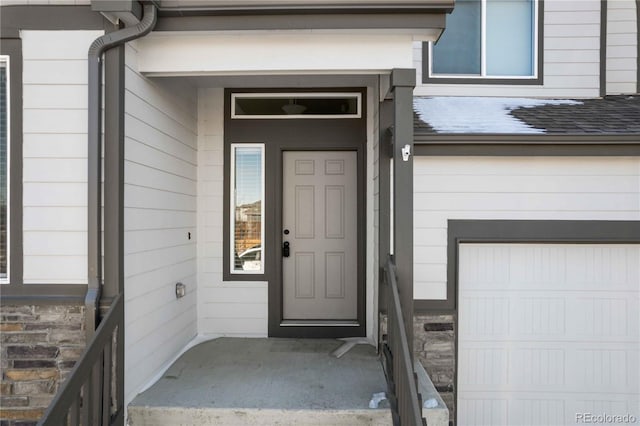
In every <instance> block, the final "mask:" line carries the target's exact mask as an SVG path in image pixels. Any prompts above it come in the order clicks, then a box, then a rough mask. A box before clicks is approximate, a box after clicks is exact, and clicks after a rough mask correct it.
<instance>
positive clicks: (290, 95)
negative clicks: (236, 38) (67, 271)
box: [231, 92, 362, 120]
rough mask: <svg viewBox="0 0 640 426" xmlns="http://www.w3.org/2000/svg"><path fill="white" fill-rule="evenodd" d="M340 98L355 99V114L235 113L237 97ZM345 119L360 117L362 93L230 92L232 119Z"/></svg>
mask: <svg viewBox="0 0 640 426" xmlns="http://www.w3.org/2000/svg"><path fill="white" fill-rule="evenodd" d="M334 97H335V98H340V97H345V98H346V97H351V98H355V99H356V108H357V112H356V113H355V114H290V115H238V114H236V102H235V101H236V99H237V98H256V99H268V98H309V99H313V98H334ZM323 118H325V119H326V118H330V119H345V118H362V93H359V92H278V93H264V92H263V93H260V92H246V93H245V92H240V93H231V119H233V120H256V119H268V120H291V119H307V120H316V119H323Z"/></svg>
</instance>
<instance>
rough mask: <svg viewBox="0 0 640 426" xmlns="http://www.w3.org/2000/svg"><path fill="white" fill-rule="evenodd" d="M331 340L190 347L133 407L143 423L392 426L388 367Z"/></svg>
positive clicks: (365, 349) (136, 421) (360, 348)
mask: <svg viewBox="0 0 640 426" xmlns="http://www.w3.org/2000/svg"><path fill="white" fill-rule="evenodd" d="M341 344H342V342H341V341H338V340H328V339H245V338H219V339H215V340H212V341H209V342H205V343H202V344H200V345H198V346H195V347H193V348H191V349H190V350H189V351H187V352H186V353H185V354H184V355H182V356H181V357H180V358H179V359H178V360H177V361H176V362H175V363H174V364H173V365H172V366H171V367H170V368H169V370H168V371H167V372H166V373H165V374H164V376H163V377H162V378H161V379H160V380H159V381H158V382H157V383H155V384H154V385H153V386H152V387H151V388H149V389H148V390H146V391H145V392H143V393H142V394H140V395H138V396H137V397H136V398H135V399H134V400H133V401H132V403H131V404H130V405H129V408H128V410H129V423H130V424H131V425H132V426H137V425H169V424H170V425H178V424H183V425H186V424H193V425H200V424H207V425H253V424H255V425H269V424H273V425H275V424H278V425H287V424H296V425H299V424H301V425H359V424H363V425H365V424H367V425H390V424H392V420H391V412H390V410H389V408H388V407H389V405H388V403H387V401H383V402H382V403H381V404H380V408H378V409H370V408H369V400H370V399H371V396H372V394H373V393H377V392H386V390H387V385H386V381H385V377H384V373H383V371H382V365H381V364H380V360H379V358H378V356H377V354H376V352H375V349H374V348H373V347H371V346H366V345H356V346H355V347H354V348H353V349H351V350H350V351H349V352H347V354H345V355H344V356H342V358H340V359H337V358H335V357H333V356H331V352H332V351H334V350H335V349H337V348H338V347H339V346H341Z"/></svg>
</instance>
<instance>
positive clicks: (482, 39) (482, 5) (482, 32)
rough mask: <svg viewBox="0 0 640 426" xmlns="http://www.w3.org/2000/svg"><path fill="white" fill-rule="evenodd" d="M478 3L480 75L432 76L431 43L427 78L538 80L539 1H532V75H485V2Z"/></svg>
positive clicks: (483, 0)
mask: <svg viewBox="0 0 640 426" xmlns="http://www.w3.org/2000/svg"><path fill="white" fill-rule="evenodd" d="M479 1H480V16H481V22H480V74H434V72H433V42H432V41H431V42H429V78H433V79H438V78H448V79H452V78H460V79H467V78H469V79H478V80H483V79H508V80H535V79H537V78H538V61H539V60H540V58H538V43H539V41H538V32H539V31H538V20H539V19H540V17H539V16H538V14H539V13H538V12H539V9H540V8H539V1H540V0H533V46H532V49H533V52H532V53H533V74H532V75H487V46H486V42H487V0H479Z"/></svg>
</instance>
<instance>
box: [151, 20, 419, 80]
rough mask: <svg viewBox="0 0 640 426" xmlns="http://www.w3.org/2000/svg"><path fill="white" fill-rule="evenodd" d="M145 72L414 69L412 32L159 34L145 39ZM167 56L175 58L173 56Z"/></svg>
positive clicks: (281, 71) (306, 71)
mask: <svg viewBox="0 0 640 426" xmlns="http://www.w3.org/2000/svg"><path fill="white" fill-rule="evenodd" d="M139 43H140V48H141V52H142V51H144V54H143V55H142V56H141V58H140V71H141V72H145V73H149V74H151V75H176V74H179V73H190V74H193V75H202V74H204V75H216V74H217V75H233V74H236V73H254V74H265V73H291V72H298V73H317V72H320V73H322V72H326V71H332V72H336V73H340V72H354V71H363V70H366V71H367V72H369V73H374V74H375V73H378V72H379V71H381V70H387V71H388V70H391V69H393V68H411V66H412V36H411V35H409V34H403V35H396V34H379V33H372V34H361V33H354V34H349V33H347V34H331V33H328V32H320V31H319V32H308V31H287V32H285V33H282V32H273V31H257V32H254V31H246V32H238V33H235V34H229V32H220V33H217V34H205V35H199V34H196V35H194V34H193V33H172V32H162V33H153V34H151V35H149V36H147V37H145V38H143V39H141V40H140V41H139ZM167 58H171V60H170V61H168V60H167Z"/></svg>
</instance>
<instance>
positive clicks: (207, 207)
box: [198, 89, 267, 337]
mask: <svg viewBox="0 0 640 426" xmlns="http://www.w3.org/2000/svg"><path fill="white" fill-rule="evenodd" d="M198 104H199V126H198V135H199V136H198V166H199V167H198V196H199V199H198V235H199V240H198V259H199V260H198V282H199V287H198V331H199V332H200V333H201V334H205V335H225V336H255V337H266V336H267V283H266V282H255V281H253V282H252V281H246V282H240V281H233V282H224V281H223V280H222V251H223V250H224V247H223V246H222V229H223V226H224V224H223V219H222V218H223V210H222V209H223V207H222V206H223V190H224V187H223V161H224V155H223V147H224V135H223V132H224V90H223V89H201V90H200V93H199V102H198Z"/></svg>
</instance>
